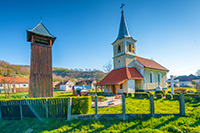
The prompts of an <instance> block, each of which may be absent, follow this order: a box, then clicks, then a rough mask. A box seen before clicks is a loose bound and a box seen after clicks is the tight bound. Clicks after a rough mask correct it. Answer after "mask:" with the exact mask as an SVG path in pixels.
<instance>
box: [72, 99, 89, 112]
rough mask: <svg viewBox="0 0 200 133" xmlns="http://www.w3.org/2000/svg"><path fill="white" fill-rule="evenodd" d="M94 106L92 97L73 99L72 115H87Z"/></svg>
mask: <svg viewBox="0 0 200 133" xmlns="http://www.w3.org/2000/svg"><path fill="white" fill-rule="evenodd" d="M91 106H92V99H91V97H90V96H81V97H73V98H72V114H87V113H88V112H89V111H90V109H91Z"/></svg>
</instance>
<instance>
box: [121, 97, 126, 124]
mask: <svg viewBox="0 0 200 133" xmlns="http://www.w3.org/2000/svg"><path fill="white" fill-rule="evenodd" d="M125 107H126V106H125V96H124V95H122V120H123V121H125V120H126V108H125Z"/></svg>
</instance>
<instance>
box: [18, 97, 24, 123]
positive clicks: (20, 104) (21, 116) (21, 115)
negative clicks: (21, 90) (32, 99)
mask: <svg viewBox="0 0 200 133" xmlns="http://www.w3.org/2000/svg"><path fill="white" fill-rule="evenodd" d="M19 108H20V118H21V120H22V119H23V114H22V100H20V101H19Z"/></svg>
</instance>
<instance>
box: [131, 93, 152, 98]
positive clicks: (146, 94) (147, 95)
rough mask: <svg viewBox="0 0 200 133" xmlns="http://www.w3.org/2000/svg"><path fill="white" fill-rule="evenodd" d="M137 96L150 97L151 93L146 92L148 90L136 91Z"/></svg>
mask: <svg viewBox="0 0 200 133" xmlns="http://www.w3.org/2000/svg"><path fill="white" fill-rule="evenodd" d="M135 97H136V98H149V97H150V95H149V93H146V92H136V93H135Z"/></svg>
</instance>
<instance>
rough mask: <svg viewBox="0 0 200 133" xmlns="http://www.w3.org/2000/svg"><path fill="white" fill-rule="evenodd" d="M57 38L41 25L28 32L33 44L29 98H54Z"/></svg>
mask: <svg viewBox="0 0 200 133" xmlns="http://www.w3.org/2000/svg"><path fill="white" fill-rule="evenodd" d="M55 39H56V37H54V36H53V35H51V34H50V32H49V31H48V30H47V29H46V27H45V26H44V25H43V24H42V23H39V24H38V25H37V26H36V27H35V28H33V29H32V30H27V41H29V42H31V64H30V81H29V97H30V98H32V97H52V96H53V85H52V81H53V80H52V45H53V43H54V41H55Z"/></svg>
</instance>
